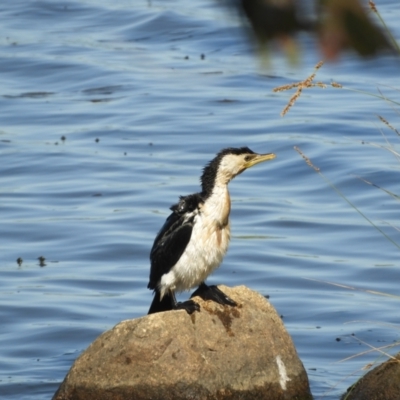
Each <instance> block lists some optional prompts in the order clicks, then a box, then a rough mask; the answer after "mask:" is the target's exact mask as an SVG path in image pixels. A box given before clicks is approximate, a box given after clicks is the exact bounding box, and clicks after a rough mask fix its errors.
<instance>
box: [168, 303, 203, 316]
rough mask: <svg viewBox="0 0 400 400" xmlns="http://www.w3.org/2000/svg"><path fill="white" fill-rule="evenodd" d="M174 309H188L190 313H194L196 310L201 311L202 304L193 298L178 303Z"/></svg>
mask: <svg viewBox="0 0 400 400" xmlns="http://www.w3.org/2000/svg"><path fill="white" fill-rule="evenodd" d="M174 310H186V312H187V313H188V314H193V313H194V312H195V311H200V306H199V305H198V304H197V303H196V302H194V301H193V300H187V301H183V302H179V303H176V304H175V306H174Z"/></svg>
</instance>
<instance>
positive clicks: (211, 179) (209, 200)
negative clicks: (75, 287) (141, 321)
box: [147, 147, 276, 314]
mask: <svg viewBox="0 0 400 400" xmlns="http://www.w3.org/2000/svg"><path fill="white" fill-rule="evenodd" d="M275 157H276V156H275V154H273V153H268V154H256V153H254V152H253V151H252V150H250V149H249V148H248V147H241V148H227V149H223V150H221V151H220V152H219V153H218V154H217V155H216V157H215V158H214V159H213V160H211V161H210V162H209V163H208V164H207V165H206V166H205V167H204V170H203V174H202V176H201V189H202V190H201V192H199V193H195V194H190V195H188V196H181V197H180V200H179V202H178V203H177V204H174V205H173V206H172V207H171V208H170V209H171V210H172V214H171V215H170V216H169V217H168V218H167V220H166V221H165V224H164V226H163V227H162V228H161V230H160V232H159V233H158V235H157V237H156V238H155V240H154V244H153V247H152V249H151V252H150V261H151V269H150V281H149V284H148V286H147V287H148V288H149V289H152V290H154V299H153V302H152V304H151V306H150V309H149V314H152V313H156V312H161V311H167V310H173V309H185V310H186V311H187V312H188V313H189V314H191V313H192V312H194V311H199V310H200V307H199V305H198V304H197V303H195V302H194V301H193V300H188V301H185V302H182V303H178V302H177V301H176V298H175V292H182V291H185V290H190V289H192V288H194V287H196V286H198V289H197V290H196V291H195V292H194V293H193V294H192V296H191V297H194V296H200V297H201V298H203V299H205V300H213V301H216V302H217V303H220V304H226V305H230V306H235V305H236V303H235V302H234V301H233V300H232V299H230V298H229V297H228V296H226V295H225V294H224V293H223V292H222V291H221V290H219V289H218V287H217V286H207V285H206V284H205V280H206V278H207V277H208V275H210V274H211V273H212V272H213V271H214V270H215V269H216V268H217V267H218V266H219V265H220V264H221V262H222V259H223V258H224V256H225V253H226V251H227V249H228V245H229V240H230V224H229V214H230V211H231V200H230V196H229V191H228V183H229V182H230V181H231V180H232V179H233V178H234V177H235V176H236V175H239V174H240V173H242V172H243V171H244V170H246V169H248V168H250V167H252V166H253V165H256V164H258V163H261V162H264V161H268V160H272V159H274V158H275Z"/></svg>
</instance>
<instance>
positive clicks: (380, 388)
mask: <svg viewBox="0 0 400 400" xmlns="http://www.w3.org/2000/svg"><path fill="white" fill-rule="evenodd" d="M342 399H346V400H399V399H400V353H397V354H396V356H395V357H394V358H390V359H389V360H387V361H385V362H384V363H382V364H380V365H378V366H377V367H376V368H374V369H373V370H371V371H369V372H368V373H367V374H366V375H365V376H363V377H362V378H361V379H360V380H359V381H358V382H357V383H355V384H354V385H353V386H351V387H349V389H348V391H347V393H346V394H344V395H343V397H342Z"/></svg>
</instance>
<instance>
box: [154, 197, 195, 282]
mask: <svg viewBox="0 0 400 400" xmlns="http://www.w3.org/2000/svg"><path fill="white" fill-rule="evenodd" d="M200 201H201V198H200V195H197V194H196V195H190V196H186V197H181V199H180V201H179V203H178V204H175V205H173V206H172V207H171V210H172V211H173V212H172V214H171V215H170V216H169V217H168V218H167V220H166V221H165V224H164V226H163V227H162V228H161V230H160V232H159V233H158V235H157V237H156V238H155V240H154V243H153V247H152V249H151V252H150V261H151V269H150V281H149V284H148V286H147V287H148V288H149V289H155V288H156V286H157V283H158V281H159V280H160V279H161V277H162V276H163V275H164V274H166V273H168V272H169V270H170V269H171V268H172V267H173V266H174V265H175V264H176V263H177V262H178V260H179V259H180V258H181V256H182V254H183V252H184V251H185V249H186V246H187V244H188V243H189V241H190V237H191V235H192V230H193V221H194V217H195V215H196V209H197V206H198V204H199V202H200Z"/></svg>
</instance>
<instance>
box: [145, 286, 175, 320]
mask: <svg viewBox="0 0 400 400" xmlns="http://www.w3.org/2000/svg"><path fill="white" fill-rule="evenodd" d="M173 304H174V299H173V297H172V296H171V294H169V293H165V294H164V297H163V298H162V300H160V292H158V291H155V292H154V298H153V301H152V303H151V306H150V308H149V312H148V313H147V314H154V313H158V312H162V311H170V310H173Z"/></svg>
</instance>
